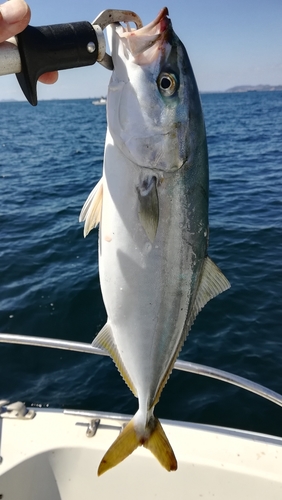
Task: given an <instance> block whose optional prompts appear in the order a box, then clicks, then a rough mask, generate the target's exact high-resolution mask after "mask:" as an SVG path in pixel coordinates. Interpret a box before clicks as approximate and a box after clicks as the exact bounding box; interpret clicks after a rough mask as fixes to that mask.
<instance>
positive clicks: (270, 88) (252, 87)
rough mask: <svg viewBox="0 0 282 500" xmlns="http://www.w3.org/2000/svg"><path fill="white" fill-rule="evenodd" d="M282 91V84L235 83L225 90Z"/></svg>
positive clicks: (231, 91)
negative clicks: (235, 84) (234, 85)
mask: <svg viewBox="0 0 282 500" xmlns="http://www.w3.org/2000/svg"><path fill="white" fill-rule="evenodd" d="M276 91H282V85H237V86H236V87H231V88H230V89H227V90H225V92H230V93H233V92H276Z"/></svg>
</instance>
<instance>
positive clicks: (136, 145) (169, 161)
mask: <svg viewBox="0 0 282 500" xmlns="http://www.w3.org/2000/svg"><path fill="white" fill-rule="evenodd" d="M108 36H109V44H110V46H111V52H112V58H113V64H114V69H113V72H112V76H111V79H110V83H109V88H108V95H107V124H108V125H107V134H106V142H105V151H104V164H103V175H102V178H101V179H100V181H99V182H98V184H97V185H96V186H95V188H94V190H93V191H92V192H91V193H90V195H89V197H88V199H87V200H86V202H85V205H84V206H83V208H82V211H81V214H80V221H84V223H85V224H84V235H85V236H86V235H87V234H88V233H89V231H91V229H93V227H96V226H97V225H98V224H99V226H100V227H99V243H98V245H99V276H100V285H101V290H102V296H103V300H104V304H105V308H106V312H107V322H106V324H105V326H104V327H103V328H102V330H101V331H100V332H99V333H98V335H97V336H96V337H95V339H94V341H93V343H92V345H93V346H95V347H99V348H101V349H104V350H106V351H107V352H108V353H109V354H110V356H111V357H112V359H113V361H114V363H115V364H116V366H117V368H118V370H119V372H120V374H121V375H122V377H123V379H124V380H125V382H126V384H127V385H128V387H129V388H130V389H131V391H132V393H133V394H134V395H135V396H136V398H138V410H137V412H136V414H135V415H134V416H133V418H132V419H131V421H130V422H129V423H128V424H127V425H126V427H125V428H124V429H123V430H122V432H121V433H120V434H119V436H118V437H117V439H116V440H115V441H114V442H113V444H112V445H111V447H110V448H109V449H108V451H107V452H106V453H105V455H104V457H103V458H102V460H101V463H100V465H99V468H98V475H101V474H103V473H104V472H106V471H107V470H109V469H110V468H112V467H114V466H116V465H117V464H119V463H120V462H121V461H123V460H124V459H125V458H126V457H127V456H129V455H130V454H131V453H132V452H133V451H134V450H135V449H136V448H137V447H138V446H144V447H145V448H147V449H149V450H150V451H151V453H152V454H153V455H154V456H155V457H156V458H157V460H158V461H159V462H160V464H161V465H162V466H163V467H164V468H165V469H166V470H168V471H173V470H176V469H177V460H176V457H175V454H174V452H173V449H172V446H171V444H170V443H169V441H168V438H167V436H166V434H165V432H164V430H163V428H162V425H161V423H160V422H159V420H158V419H157V417H155V415H154V408H155V406H156V404H157V403H158V401H159V398H160V395H161V393H162V390H163V388H164V386H165V384H166V382H167V380H168V378H169V376H170V374H171V372H172V369H173V365H174V363H175V361H176V359H177V357H178V355H179V352H180V350H181V348H182V346H183V344H184V341H185V339H186V337H187V335H188V332H189V330H190V328H191V326H192V324H193V322H194V320H195V318H196V316H197V314H198V313H199V311H200V310H201V309H202V308H203V307H204V305H205V304H206V303H207V302H208V301H209V300H210V299H212V298H213V297H215V296H217V295H218V294H219V293H221V292H223V291H225V290H227V289H228V288H229V287H230V284H229V282H228V280H227V279H226V277H225V276H224V275H223V273H222V272H221V271H220V269H219V268H218V267H217V266H216V264H215V263H214V262H213V261H212V260H211V259H210V258H209V256H208V254H207V248H208V239H209V226H208V182H209V174H208V151H207V140H206V131H205V123H204V117H203V112H202V106H201V101H200V96H199V92H198V88H197V83H196V80H195V76H194V73H193V70H192V66H191V63H190V60H189V57H188V55H187V52H186V49H185V47H184V45H183V44H182V42H181V41H180V39H179V38H178V36H177V35H176V33H175V32H174V30H173V28H172V22H171V19H170V18H169V14H168V9H167V8H163V9H162V10H161V11H160V13H159V14H158V16H157V17H156V19H155V20H154V21H153V22H151V23H150V24H148V25H147V26H144V27H142V28H140V29H138V30H132V29H131V28H130V26H124V25H122V24H119V23H115V24H112V25H110V27H109V31H108Z"/></svg>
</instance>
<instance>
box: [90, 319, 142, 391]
mask: <svg viewBox="0 0 282 500" xmlns="http://www.w3.org/2000/svg"><path fill="white" fill-rule="evenodd" d="M92 346H93V347H99V348H100V349H104V350H106V351H107V352H108V353H109V355H110V356H111V358H112V360H113V361H114V363H115V365H116V367H117V369H118V371H119V372H120V374H121V376H122V378H123V379H124V381H125V383H126V384H127V385H128V387H129V389H130V390H131V391H132V392H133V394H134V396H136V397H137V391H136V389H135V387H134V384H133V382H132V380H131V378H130V376H129V374H128V372H127V370H126V368H125V366H124V363H123V361H122V359H121V356H120V353H119V351H118V349H117V346H116V343H115V340H114V337H113V333H112V329H111V326H110V325H109V323H106V324H105V326H104V327H103V328H102V330H100V332H99V333H98V335H97V336H96V337H95V339H94V340H93V342H92Z"/></svg>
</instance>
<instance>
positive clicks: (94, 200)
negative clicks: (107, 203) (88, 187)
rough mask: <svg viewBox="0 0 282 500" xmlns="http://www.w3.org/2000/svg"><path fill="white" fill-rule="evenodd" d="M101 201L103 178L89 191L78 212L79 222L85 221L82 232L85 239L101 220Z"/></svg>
mask: <svg viewBox="0 0 282 500" xmlns="http://www.w3.org/2000/svg"><path fill="white" fill-rule="evenodd" d="M102 201H103V177H102V178H101V179H100V180H99V182H98V184H96V186H95V187H94V189H93V190H92V191H91V193H90V195H89V196H88V198H87V200H86V202H85V203H84V205H83V207H82V210H81V212H80V216H79V222H83V221H85V224H84V232H83V234H84V237H86V236H87V235H88V233H90V231H91V230H92V229H93V228H94V227H96V226H98V224H99V222H100V220H101V213H102Z"/></svg>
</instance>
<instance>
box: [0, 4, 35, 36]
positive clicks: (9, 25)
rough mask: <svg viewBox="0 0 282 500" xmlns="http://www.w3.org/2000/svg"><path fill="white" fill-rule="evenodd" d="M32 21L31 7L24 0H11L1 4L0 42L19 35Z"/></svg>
mask: <svg viewBox="0 0 282 500" xmlns="http://www.w3.org/2000/svg"><path fill="white" fill-rule="evenodd" d="M29 21H30V8H29V6H28V5H27V4H26V3H25V2H24V0H10V1H9V2H5V3H3V4H1V5H0V42H4V41H5V40H7V38H10V37H11V36H14V35H17V33H20V32H21V31H23V30H24V29H25V27H26V26H27V25H28V23H29Z"/></svg>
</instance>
